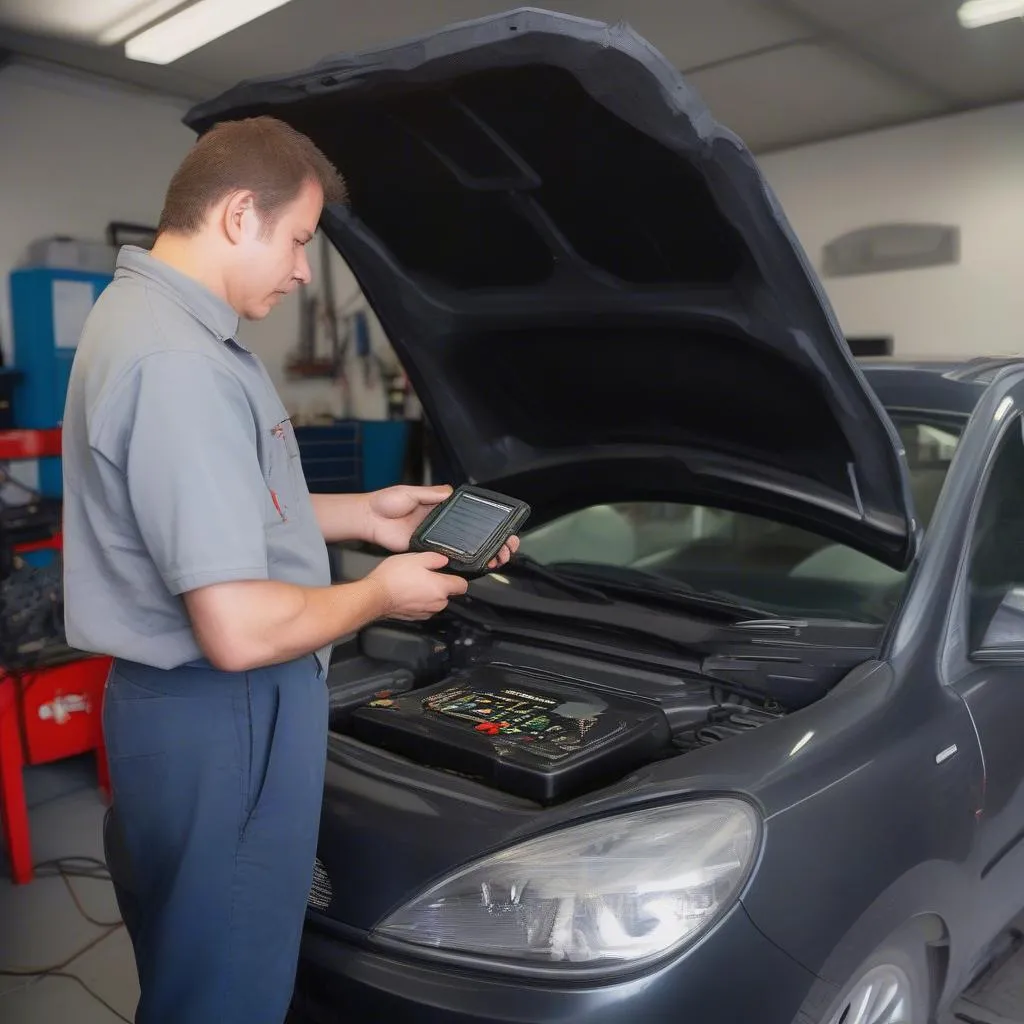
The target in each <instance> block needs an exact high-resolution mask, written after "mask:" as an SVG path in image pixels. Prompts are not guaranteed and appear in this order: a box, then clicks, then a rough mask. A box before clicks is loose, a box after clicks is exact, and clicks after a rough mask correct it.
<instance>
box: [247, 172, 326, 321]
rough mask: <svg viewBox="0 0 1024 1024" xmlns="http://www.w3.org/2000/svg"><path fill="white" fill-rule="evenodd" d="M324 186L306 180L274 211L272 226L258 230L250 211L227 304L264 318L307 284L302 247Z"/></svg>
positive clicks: (250, 317) (251, 317) (311, 228)
mask: <svg viewBox="0 0 1024 1024" xmlns="http://www.w3.org/2000/svg"><path fill="white" fill-rule="evenodd" d="M323 199H324V197H323V191H322V189H321V188H320V186H319V185H318V184H316V183H315V182H307V183H306V184H305V185H304V186H303V187H302V190H301V191H300V192H299V194H298V196H296V198H295V199H294V200H292V202H291V203H289V204H288V205H287V206H286V207H285V208H284V209H283V210H282V211H281V213H280V215H279V216H278V219H277V222H276V223H275V224H274V226H273V229H272V231H271V232H270V233H269V234H267V233H265V232H263V231H261V230H260V225H259V217H258V215H257V214H256V213H255V211H251V210H250V211H248V212H247V213H246V217H247V218H250V219H249V221H248V222H247V223H246V224H245V230H244V232H243V237H242V239H241V241H240V243H239V244H238V246H237V248H236V256H237V259H236V261H235V266H234V268H233V269H234V273H233V274H232V278H233V280H232V282H231V293H232V294H231V304H232V305H233V306H234V307H235V309H236V310H237V311H238V313H239V315H241V316H242V317H244V318H245V319H247V320H262V319H263V318H264V317H265V316H266V315H267V314H268V313H269V312H270V311H271V310H272V309H273V308H274V306H276V305H277V304H278V302H280V301H281V299H282V298H283V297H284V296H285V295H288V294H290V293H291V292H293V291H295V289H296V288H298V287H299V285H300V284H308V283H309V281H310V279H311V277H312V274H311V273H310V269H309V260H308V259H307V258H306V246H307V245H308V244H309V242H310V241H311V240H312V238H313V235H314V233H315V232H316V228H317V224H318V222H319V220H320V211H321V210H322V209H323Z"/></svg>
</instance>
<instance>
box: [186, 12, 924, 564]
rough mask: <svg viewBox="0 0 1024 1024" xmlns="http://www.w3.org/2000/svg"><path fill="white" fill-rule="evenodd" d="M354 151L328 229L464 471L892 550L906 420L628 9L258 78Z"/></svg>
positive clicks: (751, 167)
mask: <svg viewBox="0 0 1024 1024" xmlns="http://www.w3.org/2000/svg"><path fill="white" fill-rule="evenodd" d="M263 113H267V114H272V115H274V116H276V117H279V118H281V119H283V120H285V121H288V122H289V123H291V124H293V125H294V126H295V127H296V128H298V129H300V130H301V131H303V132H305V133H306V134H308V135H309V136H310V137H311V138H313V139H314V141H315V142H316V143H317V144H318V145H319V146H320V147H321V148H322V149H323V150H324V151H325V152H326V153H327V154H328V156H329V157H330V158H331V159H332V160H334V162H335V163H336V164H337V166H338V167H339V169H340V170H341V171H342V172H343V174H344V175H345V177H346V179H347V182H348V186H349V192H350V199H351V202H350V205H349V206H348V207H329V208H328V209H326V210H325V211H324V215H323V219H322V222H321V224H322V228H323V230H324V231H325V232H326V233H327V235H328V236H329V237H330V239H331V240H332V242H333V243H334V244H335V246H336V247H337V248H338V250H339V251H340V253H341V254H342V256H343V257H344V258H345V260H346V261H347V262H348V264H349V265H350V267H351V268H352V271H353V272H354V274H355V276H356V278H357V279H358V281H359V284H360V285H361V286H362V288H363V291H364V293H365V295H366V297H367V300H368V301H369V302H370V304H371V305H372V306H373V307H374V310H375V312H376V314H377V316H378V317H379V319H380V321H381V324H382V325H383V327H384V329H385V331H386V332H387V335H388V337H389V339H390V341H391V343H392V345H393V346H394V348H395V350H396V352H397V354H398V356H399V358H400V359H401V360H402V362H403V364H404V365H405V367H406V370H407V372H408V374H409V376H410V379H411V381H412V384H413V386H414V387H415V389H416V391H417V394H418V395H419V397H420V399H421V401H422V404H423V407H424V411H425V413H426V415H427V417H428V418H429V420H430V423H431V425H432V427H433V429H434V431H435V434H436V436H437V438H438V441H439V442H440V444H441V445H442V447H443V449H444V452H445V455H446V457H447V459H448V461H449V463H450V465H451V467H452V469H453V471H454V472H455V474H456V475H457V476H458V477H460V478H461V479H465V480H469V481H473V482H478V483H482V484H487V485H488V486H492V487H495V488H497V489H499V490H501V489H503V490H505V491H506V492H509V493H515V494H517V495H520V496H521V497H523V498H524V499H526V500H528V501H530V502H531V503H532V504H533V505H534V506H535V508H536V509H537V510H538V512H540V513H541V514H544V515H554V514H557V513H558V512H560V511H567V510H569V509H571V508H579V507H581V505H583V504H584V503H587V502H591V501H593V502H600V501H611V500H642V499H651V500H676V501H694V502H698V503H701V502H703V503H709V504H716V505H720V506H724V507H732V508H735V509H737V510H740V511H747V512H750V513H753V514H761V515H765V516H768V517H770V518H775V519H780V520H783V521H788V522H790V523H792V524H794V525H798V526H804V527H806V528H808V529H811V530H813V531H815V532H817V533H820V534H824V535H827V536H831V537H832V538H833V539H835V540H838V541H841V542H844V543H847V544H849V545H851V546H853V547H856V548H858V549H860V550H862V551H864V552H866V553H868V554H870V555H873V556H875V557H876V558H879V559H880V560H882V561H884V562H886V563H888V564H890V565H893V566H895V567H897V568H903V567H905V566H906V565H907V564H908V563H909V561H910V559H911V557H912V554H913V547H914V539H915V535H916V528H915V524H914V522H913V510H912V505H911V501H912V499H911V497H910V490H909V486H908V481H907V478H906V467H905V463H904V459H903V455H902V450H901V446H900V442H899V438H898V436H897V434H896V431H895V429H894V427H893V425H892V424H891V422H890V421H889V419H888V417H887V416H886V415H885V413H884V411H883V410H882V408H881V406H880V404H879V402H878V400H877V399H876V398H875V396H874V395H873V394H872V393H871V392H870V390H869V388H868V386H867V384H866V383H865V381H864V379H863V377H862V376H861V374H860V372H859V370H858V369H857V367H856V364H855V363H854V361H853V358H852V356H851V355H850V353H849V350H848V349H847V347H846V344H845V341H844V340H843V337H842V335H841V333H840V330H839V327H838V324H837V323H836V320H835V317H834V315H833V313H832V311H831V308H830V306H829V304H828V301H827V299H826V298H825V296H824V294H823V292H822V289H821V286H820V283H819V281H818V280H817V277H816V275H815V274H814V272H813V270H812V269H811V267H810V265H809V264H808V262H807V259H806V257H805V255H804V253H803V250H802V249H801V247H800V245H799V243H798V242H797V241H796V239H795V237H794V234H793V232H792V230H791V229H790V227H789V225H788V223H787V221H786V219H785V216H784V214H783V213H782V211H781V210H780V208H779V206H778V204H777V201H776V199H775V197H774V195H773V194H772V192H771V191H770V189H769V188H768V186H767V185H766V183H765V181H764V180H763V178H762V177H761V174H760V172H759V170H758V168H757V165H756V164H755V162H754V160H753V158H752V157H751V155H750V154H749V152H748V151H747V150H746V149H745V147H744V146H743V144H742V143H741V142H740V141H739V140H738V139H737V138H736V137H735V136H734V135H732V134H731V133H730V132H728V131H727V130H726V129H724V128H722V127H721V126H719V125H718V124H717V123H716V122H715V121H714V120H713V119H712V117H711V116H710V115H709V113H708V111H707V110H706V108H705V107H704V106H703V104H702V103H701V101H700V100H699V98H698V97H697V96H696V95H695V93H694V92H693V91H692V90H691V89H690V88H689V87H688V86H687V85H686V84H685V82H684V81H683V80H682V79H681V78H680V76H679V74H678V73H677V72H676V71H675V69H674V68H673V67H672V66H671V65H670V64H669V63H668V62H667V61H666V60H665V59H664V58H663V57H662V56H661V55H660V54H659V53H657V52H656V51H655V50H654V49H653V48H652V47H651V46H650V45H649V44H648V43H647V42H646V41H645V40H643V39H641V38H639V37H638V36H637V35H636V34H634V33H633V32H632V31H631V30H630V29H629V28H628V27H624V26H621V25H617V26H608V25H605V24H602V23H599V22H593V21H585V20H581V19H578V18H573V17H568V16H564V15H559V14H551V13H547V12H544V11H536V10H529V9H527V10H518V11H513V12H511V13H508V14H505V15H501V16H498V17H492V18H486V19H482V20H479V21H473V22H467V23H464V24H460V25H456V26H453V27H449V28H445V29H442V30H440V31H438V32H436V33H433V34H431V35H429V36H426V37H423V38H420V39H417V40H414V41H411V42H406V43H403V44H400V45H396V46H393V47H389V48H385V49H380V50H376V51H373V52H367V53H362V54H359V55H355V56H341V57H332V58H329V59H326V60H323V61H321V62H320V63H318V64H316V65H315V66H313V67H312V68H310V69H308V70H306V71H303V72H300V73H296V74H290V75H285V76H279V77H273V78H263V79H257V80H250V81H247V82H243V83H241V84H240V85H238V86H236V87H234V88H233V89H231V90H229V91H228V92H226V93H224V94H223V95H222V96H220V97H218V98H216V99H213V100H211V101H209V102H206V103H203V104H201V105H199V106H197V107H195V108H194V109H193V110H192V111H190V112H189V114H188V115H187V116H186V118H185V123H186V124H187V125H189V126H190V127H191V128H192V129H194V130H195V131H197V132H199V133H202V132H203V131H204V130H206V129H208V128H209V127H211V126H212V125H213V124H215V123H216V122H218V121H223V120H229V119H236V118H240V117H246V116H251V115H254V114H263Z"/></svg>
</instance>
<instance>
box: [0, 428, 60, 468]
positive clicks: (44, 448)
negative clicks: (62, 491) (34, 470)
mask: <svg viewBox="0 0 1024 1024" xmlns="http://www.w3.org/2000/svg"><path fill="white" fill-rule="evenodd" d="M60 438H61V432H60V427H51V428H50V429H48V430H0V462H9V461H12V460H14V459H46V458H60V454H61V441H60Z"/></svg>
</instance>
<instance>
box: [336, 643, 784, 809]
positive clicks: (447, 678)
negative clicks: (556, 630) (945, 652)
mask: <svg viewBox="0 0 1024 1024" xmlns="http://www.w3.org/2000/svg"><path fill="white" fill-rule="evenodd" d="M327 685H328V691H329V695H330V697H329V700H330V729H331V731H332V732H333V733H335V734H337V735H341V736H346V737H349V738H350V739H352V740H355V741H357V742H358V743H361V744H365V745H367V746H369V747H372V748H374V749H377V750H381V751H386V752H388V753H390V754H392V755H396V756H398V757H401V758H405V759H407V760H408V761H411V762H413V763H416V764H418V765H422V766H425V767H428V768H431V769H435V770H437V771H439V772H447V773H453V774H456V775H459V776H461V777H463V778H467V779H472V780H474V781H476V782H478V783H481V784H483V785H485V786H487V787H489V788H491V789H493V790H496V791H498V792H501V793H504V794H507V795H509V796H512V797H518V798H520V799H524V800H528V801H530V802H532V803H535V804H538V805H540V806H552V805H557V804H559V803H562V802H565V801H567V800H570V799H572V798H574V797H579V796H582V795H585V794H588V793H592V792H595V791H596V790H598V789H600V788H602V787H605V786H608V785H611V784H613V783H615V782H616V781H618V780H619V779H621V778H623V777H625V776H627V775H628V774H629V773H630V772H632V771H635V770H637V769H639V768H641V767H643V766H645V765H648V764H651V763H653V762H655V761H658V760H663V759H666V758H671V757H678V756H680V755H682V754H685V753H686V752H688V751H691V750H695V749H697V748H699V747H702V746H706V745H707V744H710V743H717V742H720V741H722V740H725V739H728V738H731V737H734V736H737V735H740V734H742V733H745V732H748V731H750V730H752V729H756V728H758V727H760V726H761V725H765V724H767V723H769V722H772V721H774V720H776V719H778V718H780V717H782V716H783V715H785V714H786V713H787V709H786V708H784V707H782V706H781V705H780V704H778V703H777V702H776V701H775V700H773V699H771V698H766V697H757V696H752V695H749V694H741V693H740V692H738V691H735V690H733V689H731V688H729V687H728V686H723V685H721V684H719V683H718V682H715V681H710V680H708V679H706V678H702V677H700V676H699V675H693V674H691V673H685V672H678V671H668V670H663V669H660V668H655V669H652V668H651V667H650V666H649V665H645V664H643V663H642V662H641V661H639V660H637V661H636V662H632V663H631V662H630V661H629V660H628V659H627V658H623V659H622V660H618V661H611V660H605V659H599V658H596V657H593V656H591V655H588V654H583V653H580V652H577V651H574V650H571V649H568V648H562V647H559V646H557V645H551V646H547V645H544V644H540V643H530V642H524V641H522V640H518V639H512V638H503V637H501V636H497V635H484V636H481V635H479V634H478V633H476V632H475V631H473V630H471V629H462V628H460V627H458V626H454V627H449V628H447V629H443V628H442V629H438V630H434V631H427V630H423V629H419V628H416V627H413V626H405V625H391V624H379V625H375V626H372V627H370V628H368V629H366V630H364V631H363V632H362V633H361V634H359V635H358V636H356V637H353V638H351V639H349V640H348V641H346V642H345V643H343V644H340V645H339V646H338V647H337V648H336V649H335V651H334V655H333V658H332V663H331V668H330V671H329V673H328V678H327Z"/></svg>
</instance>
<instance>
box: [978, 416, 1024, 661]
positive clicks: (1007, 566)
mask: <svg viewBox="0 0 1024 1024" xmlns="http://www.w3.org/2000/svg"><path fill="white" fill-rule="evenodd" d="M968 596H969V602H968V616H969V621H968V632H969V637H970V649H971V650H972V651H995V650H1006V649H1019V650H1020V652H1021V655H1022V657H1024V435H1022V433H1021V421H1020V420H1019V419H1018V420H1017V422H1015V423H1013V424H1011V425H1010V427H1009V428H1008V429H1007V430H1006V432H1005V433H1004V434H1003V437H1002V440H1001V441H1000V442H999V448H998V450H997V452H996V457H995V460H994V462H993V463H992V469H991V471H990V473H989V476H988V480H987V481H986V483H985V485H984V489H983V491H982V498H981V505H980V506H979V509H978V517H977V521H976V522H975V525H974V534H973V536H972V538H971V551H970V562H969V575H968Z"/></svg>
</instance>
